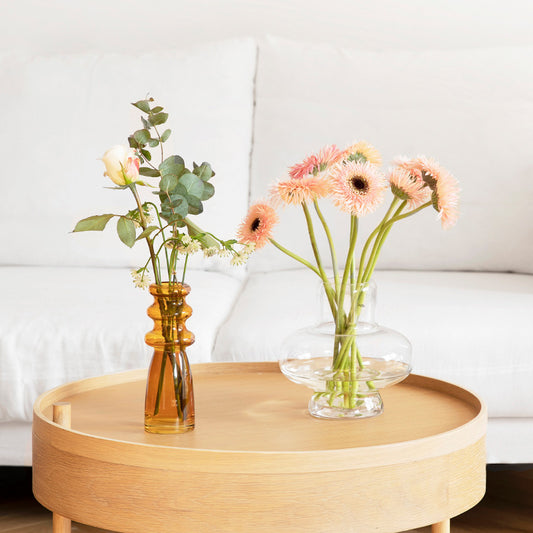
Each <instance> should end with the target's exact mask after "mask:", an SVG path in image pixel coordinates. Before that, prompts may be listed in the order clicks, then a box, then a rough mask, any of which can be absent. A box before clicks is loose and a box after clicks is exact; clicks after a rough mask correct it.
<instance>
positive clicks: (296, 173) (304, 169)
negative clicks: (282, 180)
mask: <svg viewBox="0 0 533 533" xmlns="http://www.w3.org/2000/svg"><path fill="white" fill-rule="evenodd" d="M341 157H342V152H341V151H340V150H339V149H338V148H337V147H336V146H335V145H334V144H333V145H331V146H324V148H322V149H321V150H320V151H319V152H318V153H316V154H312V155H310V156H308V157H306V158H305V159H304V160H303V161H302V162H301V163H297V164H296V165H293V166H292V167H291V168H289V176H290V177H291V178H292V179H302V178H303V177H304V176H307V175H309V174H313V175H316V174H318V173H319V172H322V171H323V170H326V169H327V168H328V167H330V166H331V165H333V164H335V163H336V162H337V161H339V160H340V159H341Z"/></svg>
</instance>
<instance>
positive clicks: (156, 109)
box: [152, 105, 163, 113]
mask: <svg viewBox="0 0 533 533" xmlns="http://www.w3.org/2000/svg"><path fill="white" fill-rule="evenodd" d="M161 111H163V108H162V107H161V106H160V105H158V106H155V107H154V108H153V109H152V113H161Z"/></svg>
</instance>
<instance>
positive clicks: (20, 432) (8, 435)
mask: <svg viewBox="0 0 533 533" xmlns="http://www.w3.org/2000/svg"><path fill="white" fill-rule="evenodd" d="M0 466H31V423H29V422H3V423H0Z"/></svg>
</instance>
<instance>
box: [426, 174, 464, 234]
mask: <svg viewBox="0 0 533 533" xmlns="http://www.w3.org/2000/svg"><path fill="white" fill-rule="evenodd" d="M431 199H432V201H433V207H434V208H435V209H436V210H437V211H438V213H439V218H440V221H441V224H442V227H443V229H448V228H451V227H452V226H453V225H454V224H455V223H456V222H457V219H458V218H459V184H458V183H457V180H456V179H455V178H454V177H453V176H452V175H451V174H449V173H448V172H446V171H444V172H442V173H441V174H440V175H439V178H438V180H437V181H436V183H435V187H434V189H433V194H432V195H431Z"/></svg>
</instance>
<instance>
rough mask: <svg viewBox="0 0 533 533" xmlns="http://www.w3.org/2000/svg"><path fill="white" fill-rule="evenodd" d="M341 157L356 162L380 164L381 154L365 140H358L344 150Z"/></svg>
mask: <svg viewBox="0 0 533 533" xmlns="http://www.w3.org/2000/svg"><path fill="white" fill-rule="evenodd" d="M342 157H343V159H346V160H347V161H355V162H356V163H370V164H372V165H381V154H380V153H379V152H378V151H377V149H376V148H375V147H374V146H372V145H371V144H369V143H367V142H366V141H359V142H356V143H354V144H352V145H351V146H349V147H348V148H346V150H344V152H343V156H342Z"/></svg>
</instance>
